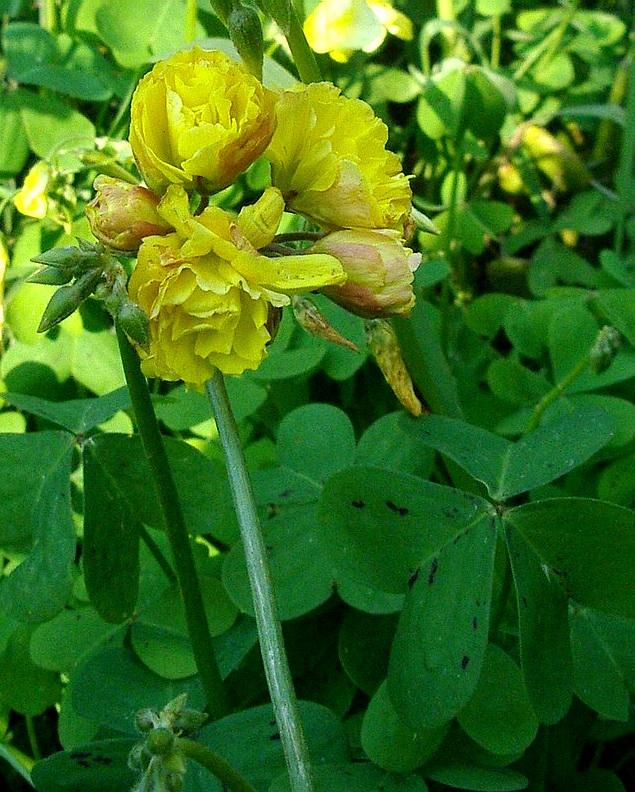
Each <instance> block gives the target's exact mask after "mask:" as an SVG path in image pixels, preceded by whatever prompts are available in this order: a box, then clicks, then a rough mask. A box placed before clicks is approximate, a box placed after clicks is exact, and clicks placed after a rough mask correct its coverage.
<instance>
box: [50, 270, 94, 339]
mask: <svg viewBox="0 0 635 792" xmlns="http://www.w3.org/2000/svg"><path fill="white" fill-rule="evenodd" d="M100 278H101V270H98V269H96V270H91V271H90V272H86V273H84V275H82V276H81V277H79V278H78V279H77V280H76V281H74V282H73V283H71V284H70V286H61V287H60V288H59V289H58V290H57V291H56V292H55V293H54V294H53V296H52V297H51V299H50V300H49V303H48V305H47V306H46V308H45V309H44V314H43V315H42V319H41V320H40V324H39V327H38V329H37V331H38V333H46V331H47V330H50V329H51V328H52V327H55V325H56V324H59V322H61V321H63V320H64V319H66V318H67V317H68V316H70V315H71V314H72V313H73V311H75V310H77V308H78V307H79V305H80V303H82V302H83V301H84V300H85V299H86V298H87V297H88V296H89V295H90V294H91V292H92V291H93V289H94V288H95V286H96V285H97V283H98V282H99V279H100Z"/></svg>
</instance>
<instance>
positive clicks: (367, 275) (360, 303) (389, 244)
mask: <svg viewBox="0 0 635 792" xmlns="http://www.w3.org/2000/svg"><path fill="white" fill-rule="evenodd" d="M311 252H315V253H328V254H329V255H331V256H334V257H335V258H336V259H338V261H339V262H340V263H341V265H342V268H343V269H344V272H345V273H346V275H347V280H346V282H345V283H343V284H342V285H340V286H327V287H325V288H324V289H322V292H323V293H324V294H326V296H327V297H329V298H330V299H331V300H333V302H336V303H338V304H339V305H341V306H342V307H343V308H346V309H347V310H348V311H350V312H351V313H354V314H357V315H358V316H362V317H364V318H365V319H379V318H381V317H384V316H394V315H400V316H407V315H408V314H409V313H410V311H411V309H412V307H413V305H414V303H415V297H414V293H413V291H412V282H413V273H414V271H415V270H416V269H417V267H418V266H419V264H420V263H421V254H420V253H413V252H412V250H410V248H407V247H405V246H404V245H403V244H402V242H401V239H400V235H399V232H398V231H392V230H389V229H382V230H366V229H358V230H347V231H334V232H333V233H331V234H327V235H326V236H325V237H323V238H322V239H320V240H319V241H318V242H317V243H316V244H315V245H314V246H313V247H312V248H311Z"/></svg>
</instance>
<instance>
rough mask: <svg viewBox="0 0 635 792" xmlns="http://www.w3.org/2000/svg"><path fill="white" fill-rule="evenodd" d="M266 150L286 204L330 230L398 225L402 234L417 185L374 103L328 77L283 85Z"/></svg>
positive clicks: (396, 226) (275, 179) (392, 226)
mask: <svg viewBox="0 0 635 792" xmlns="http://www.w3.org/2000/svg"><path fill="white" fill-rule="evenodd" d="M276 113H277V118H278V124H277V128H276V132H275V133H274V136H273V138H272V140H271V143H270V144H269V148H268V149H267V150H266V152H265V156H266V157H267V158H268V159H269V160H270V161H271V165H272V181H273V184H274V185H275V186H276V187H279V188H280V190H281V191H282V194H283V195H284V197H285V201H286V202H287V207H288V208H289V209H291V210H293V211H295V212H298V213H300V214H302V215H305V216H306V217H308V218H310V219H312V220H314V221H315V222H317V223H318V224H319V225H321V226H322V227H323V228H325V229H327V230H331V229H336V228H393V229H396V230H398V231H399V232H400V233H402V234H403V231H404V226H405V224H406V222H407V220H408V217H409V215H410V211H411V209H412V192H411V190H410V185H409V183H408V179H407V178H406V176H404V174H403V171H402V169H401V163H400V161H399V157H398V156H397V155H396V154H395V153H393V152H392V151H387V150H386V142H387V140H388V128H387V127H386V125H385V124H384V123H383V121H381V120H380V119H379V118H377V117H376V116H375V114H374V113H373V110H372V108H371V107H370V105H368V104H366V102H362V101H361V100H359V99H349V98H347V97H345V96H342V95H341V94H340V91H339V89H338V88H336V87H335V86H334V85H332V84H331V83H326V82H323V83H312V84H310V85H301V86H298V87H297V88H295V89H292V90H290V91H285V92H284V93H283V94H282V95H281V96H280V99H279V100H278V104H277V106H276Z"/></svg>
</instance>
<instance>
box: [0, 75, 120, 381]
mask: <svg viewBox="0 0 635 792" xmlns="http://www.w3.org/2000/svg"><path fill="white" fill-rule="evenodd" d="M13 96H14V97H15V98H14V102H15V104H16V106H17V108H18V110H19V113H20V118H21V119H22V123H23V125H24V130H25V132H26V136H27V139H28V141H29V146H30V147H31V149H32V151H33V152H34V154H36V155H37V156H38V157H41V158H42V159H46V158H48V157H50V156H51V155H52V154H54V153H55V152H56V151H57V150H58V149H59V148H61V147H66V146H78V145H86V146H90V147H91V148H92V146H93V145H94V140H95V127H94V125H93V123H92V122H91V121H90V120H89V119H88V118H86V116H84V115H82V114H81V113H80V112H78V111H77V110H74V109H73V108H71V107H70V105H68V104H67V103H66V102H65V101H64V100H63V99H61V98H60V97H58V96H57V95H54V94H50V93H49V94H47V95H40V94H36V93H33V92H32V91H29V90H27V89H25V88H18V89H17V90H16V91H15V92H14V94H13ZM110 390H112V388H111V389H110Z"/></svg>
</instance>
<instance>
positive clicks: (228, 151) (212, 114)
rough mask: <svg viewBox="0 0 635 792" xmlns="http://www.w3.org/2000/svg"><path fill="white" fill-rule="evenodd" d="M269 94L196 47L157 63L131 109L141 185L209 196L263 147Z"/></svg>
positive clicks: (218, 56)
mask: <svg viewBox="0 0 635 792" xmlns="http://www.w3.org/2000/svg"><path fill="white" fill-rule="evenodd" d="M274 102H275V94H274V93H272V92H271V91H269V90H267V89H266V88H264V87H263V86H262V84H261V83H260V82H259V81H258V80H257V79H256V78H255V77H253V76H252V75H251V74H249V73H248V72H247V71H246V70H245V69H244V68H243V67H242V66H241V65H240V64H238V63H235V62H234V61H232V60H231V59H230V58H229V57H228V56H227V55H225V54H224V53H222V52H219V51H207V50H203V49H201V48H200V47H194V48H193V49H191V50H187V51H184V52H177V53H176V54H175V55H173V56H172V57H170V58H168V59H167V60H165V61H160V62H159V63H157V64H156V65H155V66H154V68H153V69H152V71H151V72H149V73H148V74H146V75H145V77H143V78H142V79H141V81H140V82H139V84H138V86H137V88H136V90H135V92H134V95H133V98H132V105H131V109H130V112H131V121H130V145H131V146H132V151H133V153H134V156H135V159H136V161H137V165H138V167H139V171H140V172H141V175H142V176H143V178H144V179H145V181H146V183H147V185H148V187H150V189H152V190H154V192H156V193H158V194H159V195H162V194H163V193H164V192H165V191H166V189H167V187H168V185H169V184H182V185H183V186H184V187H185V189H186V190H193V189H196V190H199V191H200V192H207V193H209V192H215V191H216V190H221V189H223V188H224V187H227V186H228V185H229V184H231V183H232V182H233V181H234V179H235V178H236V177H237V176H238V174H240V173H241V172H242V171H243V170H245V168H247V167H248V166H249V165H251V163H252V162H254V161H255V160H256V159H257V158H258V157H259V156H260V154H261V153H262V152H263V150H264V149H265V148H266V146H267V144H268V143H269V140H270V139H271V135H272V134H273V130H274V125H275V114H274Z"/></svg>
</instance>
